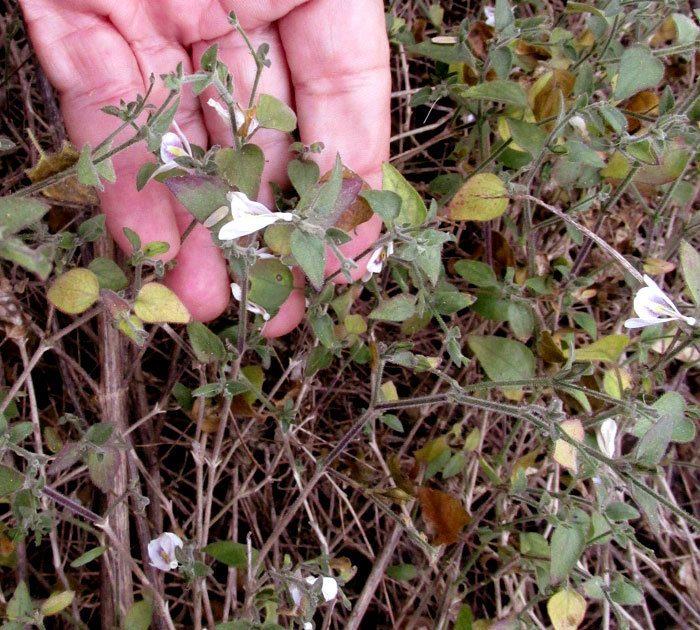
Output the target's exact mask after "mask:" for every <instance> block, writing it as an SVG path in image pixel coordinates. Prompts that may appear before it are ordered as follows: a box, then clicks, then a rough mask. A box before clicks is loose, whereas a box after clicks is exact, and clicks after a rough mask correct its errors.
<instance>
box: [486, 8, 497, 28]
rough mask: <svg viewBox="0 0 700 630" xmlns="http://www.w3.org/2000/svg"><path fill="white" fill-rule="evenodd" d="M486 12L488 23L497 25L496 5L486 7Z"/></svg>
mask: <svg viewBox="0 0 700 630" xmlns="http://www.w3.org/2000/svg"><path fill="white" fill-rule="evenodd" d="M484 13H485V14H486V24H488V25H489V26H496V9H495V7H484Z"/></svg>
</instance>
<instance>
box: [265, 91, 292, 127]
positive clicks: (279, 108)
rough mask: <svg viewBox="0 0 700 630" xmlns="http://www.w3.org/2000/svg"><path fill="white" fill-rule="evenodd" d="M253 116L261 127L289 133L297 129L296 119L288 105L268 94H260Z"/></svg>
mask: <svg viewBox="0 0 700 630" xmlns="http://www.w3.org/2000/svg"><path fill="white" fill-rule="evenodd" d="M255 115H256V117H257V119H258V122H259V123H260V126H261V127H265V128H267V129H277V130H279V131H285V132H288V133H291V132H292V131H294V130H295V129H296V128H297V117H296V114H295V113H294V112H293V111H292V109H291V107H289V105H286V104H285V103H283V102H282V101H280V100H279V99H277V98H275V97H274V96H270V95H269V94H261V95H260V98H259V99H258V107H257V109H256V111H255Z"/></svg>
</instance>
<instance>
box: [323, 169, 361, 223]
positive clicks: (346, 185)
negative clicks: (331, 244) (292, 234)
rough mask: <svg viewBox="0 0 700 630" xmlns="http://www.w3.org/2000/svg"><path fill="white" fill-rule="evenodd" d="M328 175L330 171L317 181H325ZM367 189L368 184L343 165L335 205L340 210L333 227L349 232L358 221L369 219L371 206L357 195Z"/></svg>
mask: <svg viewBox="0 0 700 630" xmlns="http://www.w3.org/2000/svg"><path fill="white" fill-rule="evenodd" d="M330 176H331V171H328V172H327V173H325V174H324V175H323V176H322V177H321V179H320V180H319V182H320V183H324V182H327V181H328V179H329V178H330ZM368 190H370V186H369V184H368V183H367V182H366V181H364V180H363V179H362V178H361V177H360V176H359V175H358V174H357V173H355V172H354V171H351V170H350V169H349V168H347V167H345V166H343V183H342V188H341V190H340V195H339V196H338V201H336V206H335V207H336V209H337V210H340V212H339V214H338V218H337V219H336V220H335V223H334V224H333V227H336V228H338V229H339V230H343V231H344V232H347V233H348V234H349V233H350V232H351V231H352V230H354V229H355V228H356V227H357V226H358V225H360V223H364V222H365V221H369V220H370V219H371V218H372V208H370V206H369V204H368V203H367V202H366V201H365V200H364V199H363V198H362V197H360V196H359V195H360V193H363V192H366V191H368Z"/></svg>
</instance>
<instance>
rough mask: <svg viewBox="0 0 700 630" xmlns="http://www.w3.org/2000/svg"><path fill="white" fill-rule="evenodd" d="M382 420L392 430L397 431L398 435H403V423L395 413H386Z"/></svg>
mask: <svg viewBox="0 0 700 630" xmlns="http://www.w3.org/2000/svg"><path fill="white" fill-rule="evenodd" d="M380 420H381V421H382V422H383V423H384V424H385V425H386V426H388V427H389V428H390V429H392V430H394V431H396V432H397V433H403V431H404V429H403V423H402V422H401V420H399V418H398V417H397V416H395V415H394V414H393V413H385V414H384V415H383V416H382V417H381V418H380Z"/></svg>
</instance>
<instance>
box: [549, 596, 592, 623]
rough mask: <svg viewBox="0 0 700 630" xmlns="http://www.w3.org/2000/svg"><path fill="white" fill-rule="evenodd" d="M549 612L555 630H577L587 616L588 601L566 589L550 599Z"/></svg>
mask: <svg viewBox="0 0 700 630" xmlns="http://www.w3.org/2000/svg"><path fill="white" fill-rule="evenodd" d="M547 612H548V613H549V619H550V620H551V622H552V625H553V626H554V630H576V629H577V628H578V627H579V626H580V625H581V622H582V621H583V618H584V617H585V615H586V600H585V599H583V597H581V595H579V594H578V593H577V592H576V591H574V590H571V589H568V588H565V589H562V590H561V591H559V592H557V593H555V594H554V595H552V597H550V598H549V601H548V602H547Z"/></svg>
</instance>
